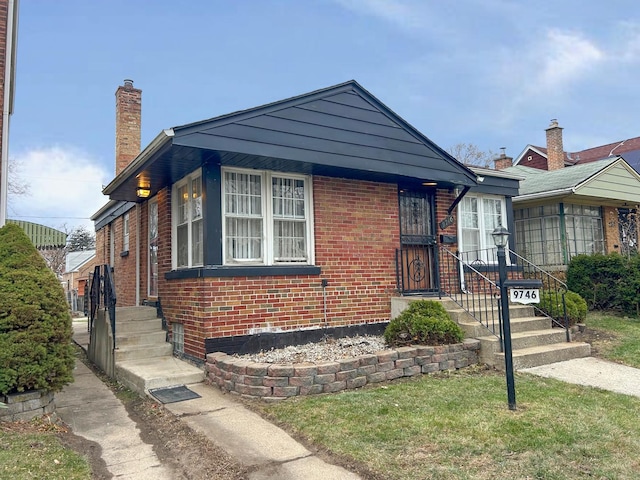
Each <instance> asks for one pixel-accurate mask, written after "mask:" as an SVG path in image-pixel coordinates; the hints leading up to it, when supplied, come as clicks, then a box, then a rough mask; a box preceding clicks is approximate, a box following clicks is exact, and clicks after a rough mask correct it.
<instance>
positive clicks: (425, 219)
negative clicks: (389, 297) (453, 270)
mask: <svg viewBox="0 0 640 480" xmlns="http://www.w3.org/2000/svg"><path fill="white" fill-rule="evenodd" d="M399 203H400V250H399V251H398V255H397V258H396V264H397V271H398V287H399V288H400V290H401V291H402V292H403V293H429V292H437V291H438V276H437V268H436V236H435V221H434V210H435V197H434V193H433V191H431V190H427V189H407V188H401V189H400V191H399Z"/></svg>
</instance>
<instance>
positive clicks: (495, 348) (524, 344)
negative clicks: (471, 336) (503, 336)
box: [478, 328, 567, 354]
mask: <svg viewBox="0 0 640 480" xmlns="http://www.w3.org/2000/svg"><path fill="white" fill-rule="evenodd" d="M478 340H480V349H481V350H482V349H485V348H486V352H487V353H488V354H490V353H492V352H493V353H497V352H499V351H500V339H499V338H498V337H495V336H493V335H490V336H486V337H480V338H478ZM566 340H567V334H566V332H565V330H561V329H559V328H548V329H545V330H533V331H530V332H517V333H513V332H512V333H511V345H512V346H513V350H520V349H523V348H529V347H538V346H541V345H551V344H553V343H563V342H566Z"/></svg>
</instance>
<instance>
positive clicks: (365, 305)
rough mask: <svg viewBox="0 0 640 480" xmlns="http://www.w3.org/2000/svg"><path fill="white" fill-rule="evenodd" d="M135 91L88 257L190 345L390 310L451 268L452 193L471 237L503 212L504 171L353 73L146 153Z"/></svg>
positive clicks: (125, 104) (124, 299) (507, 178)
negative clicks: (444, 261)
mask: <svg viewBox="0 0 640 480" xmlns="http://www.w3.org/2000/svg"><path fill="white" fill-rule="evenodd" d="M141 94H142V93H141V91H140V90H139V89H135V88H134V87H133V83H132V82H131V81H130V80H126V81H125V84H124V86H121V87H119V88H118V90H117V92H116V177H115V178H114V180H113V181H112V182H111V183H110V184H109V185H108V186H107V187H106V188H105V189H104V193H105V194H106V195H109V197H110V201H109V202H108V203H107V204H106V205H105V206H104V207H103V208H102V209H100V211H98V212H97V213H96V214H95V215H94V216H93V217H92V219H93V220H94V221H95V225H96V232H97V233H96V248H97V261H98V263H99V264H106V265H110V266H112V267H113V274H114V279H115V280H114V282H115V286H116V293H117V299H118V305H119V306H124V305H140V304H141V303H146V302H154V301H158V300H159V301H160V303H161V306H162V311H163V313H164V316H165V317H166V319H167V321H168V323H169V328H170V329H171V330H172V334H173V342H174V346H175V349H176V351H177V352H179V353H180V354H184V355H186V356H188V357H191V358H194V359H197V360H200V361H201V360H202V359H203V358H204V355H205V354H206V353H209V352H212V351H216V350H219V349H220V348H221V347H222V346H223V345H226V346H228V345H229V344H234V345H238V346H239V345H241V344H242V343H243V342H245V341H248V340H249V339H250V338H251V337H252V336H254V335H257V334H261V333H265V332H292V331H294V332H302V334H303V333H304V332H305V331H309V330H314V329H315V330H317V329H319V328H322V327H326V328H343V327H348V326H357V325H364V324H380V323H381V322H386V321H388V320H389V318H390V303H391V297H392V296H394V295H398V294H400V293H402V292H408V291H411V292H415V293H432V294H437V292H438V291H439V285H440V279H441V277H442V276H445V275H457V272H446V271H441V270H440V269H439V268H438V246H439V244H440V243H446V244H447V247H449V248H450V249H451V250H452V251H455V250H456V249H457V238H458V237H457V233H458V232H457V228H458V227H457V223H456V206H457V205H458V204H459V202H460V201H461V200H462V201H464V206H463V207H462V208H463V209H464V211H465V212H468V216H470V217H473V216H475V217H474V218H475V219H476V222H475V223H474V221H473V220H470V222H468V223H465V225H464V226H462V227H461V236H463V237H464V244H465V245H468V246H469V248H476V247H482V246H486V244H487V238H488V237H487V232H488V231H489V230H491V229H492V227H493V226H494V225H497V224H498V223H501V222H507V223H509V222H512V220H511V219H510V215H509V212H511V208H510V200H509V199H506V200H505V198H504V197H505V196H508V197H510V196H512V195H514V194H515V193H516V192H517V179H516V178H515V177H514V176H512V175H509V174H505V173H502V172H495V171H490V170H486V171H484V170H483V172H482V176H484V178H479V173H477V172H476V171H472V170H471V169H469V168H467V167H465V166H464V165H462V164H460V163H459V162H457V161H456V160H455V159H454V158H453V157H451V156H450V155H449V154H447V153H446V152H445V151H444V150H443V149H441V148H440V147H438V146H437V145H436V144H434V143H433V142H432V141H431V140H429V139H428V138H427V137H425V136H424V135H423V134H422V133H420V132H419V131H417V130H416V129H415V128H413V127H412V126H410V125H409V124H408V123H407V122H405V121H404V120H403V119H402V118H400V117H399V116H398V115H396V114H395V113H394V112H393V111H391V110H390V109H389V108H388V107H386V106H385V105H384V104H382V102H380V101H379V100H378V99H376V98H375V97H374V96H373V95H371V94H370V93H369V92H367V91H366V90H365V89H364V88H362V87H361V86H360V85H359V84H358V83H357V82H355V81H349V82H346V83H343V84H340V85H336V86H332V87H329V88H325V89H322V90H318V91H315V92H311V93H307V94H304V95H300V96H297V97H293V98H289V99H285V100H281V101H278V102H274V103H271V104H268V105H264V106H261V107H256V108H251V109H248V110H243V111H240V112H235V113H231V114H227V115H222V116H219V117H215V118H212V119H209V120H204V121H201V122H196V123H192V124H188V125H183V126H179V127H174V128H172V129H168V130H164V131H162V132H160V134H159V135H158V136H157V137H156V138H155V139H154V140H153V141H152V142H151V143H150V144H149V145H148V146H147V147H146V148H144V150H142V152H140V151H139V150H140V130H139V128H140V116H141ZM485 174H486V175H485ZM465 195H468V199H467V197H464V196H465ZM473 198H475V199H476V200H475V201H474V200H471V199H473ZM478 219H480V222H479V223H478Z"/></svg>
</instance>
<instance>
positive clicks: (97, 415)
mask: <svg viewBox="0 0 640 480" xmlns="http://www.w3.org/2000/svg"><path fill="white" fill-rule="evenodd" d="M88 339H89V336H88V334H87V323H86V319H75V320H74V341H75V342H76V343H78V345H80V346H81V347H83V348H85V349H86V346H87V344H88ZM76 363H77V365H76V369H75V372H74V377H75V382H74V383H72V384H71V385H68V386H67V387H65V388H64V390H63V391H62V392H61V393H59V394H57V395H56V404H57V409H56V411H57V413H58V415H59V416H60V418H61V419H62V420H63V421H64V422H65V423H67V424H68V425H69V426H71V428H72V430H73V433H75V434H76V435H78V436H81V437H84V438H86V439H88V440H92V441H94V442H96V443H98V444H99V445H100V447H101V448H102V458H103V459H104V461H105V462H106V464H107V468H108V469H109V471H110V472H111V473H112V474H113V475H114V477H117V478H122V479H127V480H129V479H130V480H138V479H139V480H143V479H153V480H163V479H170V478H172V476H171V471H170V470H169V469H168V468H167V467H165V466H163V465H162V461H161V459H158V458H157V456H156V455H155V453H154V452H153V449H152V446H151V445H149V444H145V443H144V442H143V441H142V440H141V438H140V435H139V430H138V428H137V427H136V425H135V423H134V422H133V421H132V420H131V419H130V418H129V417H128V415H127V412H126V410H125V408H124V406H123V405H122V403H121V402H120V401H119V400H118V399H117V398H116V397H115V395H114V394H113V392H111V390H110V389H109V388H108V387H107V386H106V385H105V384H104V383H103V382H102V381H101V380H100V379H99V378H98V377H96V376H95V375H94V374H93V372H92V371H91V370H90V369H89V368H87V367H86V366H85V365H84V364H83V363H82V362H76ZM188 387H189V388H190V389H191V390H193V391H194V392H196V393H198V394H199V395H200V396H201V398H196V399H193V400H185V401H182V402H176V403H169V404H166V405H164V406H165V408H166V409H167V410H169V411H170V412H172V413H173V414H175V415H176V416H178V417H179V418H180V419H181V420H182V421H183V422H185V423H186V424H187V425H189V426H190V427H191V428H192V429H193V430H195V431H197V432H200V433H202V434H204V435H205V436H207V437H208V438H209V439H210V440H211V441H212V442H213V443H215V444H216V445H218V446H220V447H221V448H223V449H224V450H225V451H227V452H228V453H229V454H230V455H231V456H232V457H234V458H235V459H236V460H237V461H238V462H239V463H241V464H243V465H245V466H247V467H250V470H251V473H250V474H249V477H248V478H249V479H250V480H270V479H273V480H276V479H277V480H300V479H309V480H316V479H317V480H334V479H335V480H351V479H354V480H355V479H359V478H360V477H359V476H358V475H356V474H354V473H351V472H348V471H347V470H345V469H343V468H341V467H338V466H335V465H331V464H328V463H326V462H324V461H323V460H321V459H320V458H318V457H316V456H314V455H313V454H312V453H311V452H310V451H309V450H307V449H306V448H305V447H304V446H302V445H301V444H299V443H298V442H296V441H295V440H294V439H293V438H292V437H291V436H289V435H288V434H287V433H286V432H284V431H283V430H282V429H280V428H279V427H277V426H275V425H273V424H272V423H270V422H267V421H266V420H264V419H263V418H262V417H260V416H259V415H257V414H255V413H253V412H251V411H250V410H248V409H247V408H245V407H244V406H242V405H241V404H240V403H238V402H236V401H234V398H233V397H232V396H230V395H225V394H223V393H222V392H221V391H220V390H218V389H217V388H215V387H212V386H209V385H206V384H204V383H199V384H191V385H188Z"/></svg>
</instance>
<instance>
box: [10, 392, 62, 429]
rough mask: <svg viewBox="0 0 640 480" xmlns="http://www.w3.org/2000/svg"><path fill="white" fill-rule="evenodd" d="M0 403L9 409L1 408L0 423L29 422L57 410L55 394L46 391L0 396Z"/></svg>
mask: <svg viewBox="0 0 640 480" xmlns="http://www.w3.org/2000/svg"><path fill="white" fill-rule="evenodd" d="M0 402H3V403H5V404H6V405H7V407H8V408H0V421H6V422H15V421H17V420H24V421H29V420H31V419H32V418H35V417H39V416H40V415H44V414H46V413H53V412H54V411H55V409H56V405H55V402H54V398H53V392H45V391H44V390H36V391H31V392H23V393H12V394H10V395H0Z"/></svg>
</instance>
